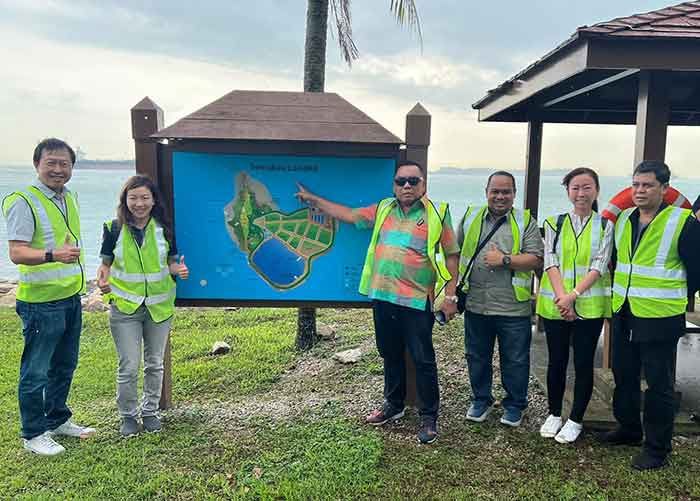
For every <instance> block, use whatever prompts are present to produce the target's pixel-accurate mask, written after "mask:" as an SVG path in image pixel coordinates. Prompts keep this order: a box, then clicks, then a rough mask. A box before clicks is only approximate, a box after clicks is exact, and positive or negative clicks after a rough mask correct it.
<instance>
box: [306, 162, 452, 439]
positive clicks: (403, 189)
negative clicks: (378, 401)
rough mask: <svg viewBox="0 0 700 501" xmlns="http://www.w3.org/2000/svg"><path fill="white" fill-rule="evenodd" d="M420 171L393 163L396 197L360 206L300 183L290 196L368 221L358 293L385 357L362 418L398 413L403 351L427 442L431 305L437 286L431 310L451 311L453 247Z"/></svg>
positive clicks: (433, 386) (432, 367)
mask: <svg viewBox="0 0 700 501" xmlns="http://www.w3.org/2000/svg"><path fill="white" fill-rule="evenodd" d="M424 176H425V175H424V171H423V169H422V167H421V166H420V165H418V164H417V163H415V162H412V161H405V162H403V163H400V164H399V165H398V167H397V169H396V172H395V174H394V195H395V197H391V198H386V199H384V200H382V201H380V202H379V203H377V204H374V205H372V206H370V207H363V208H360V209H351V208H349V207H345V206H342V205H338V204H336V203H333V202H330V201H328V200H325V199H323V198H321V197H319V196H317V195H314V194H313V193H310V192H309V191H307V190H306V189H304V188H303V187H302V186H300V187H299V192H298V193H297V197H299V199H300V200H302V201H304V202H308V203H310V204H311V205H312V206H315V207H318V208H319V209H320V210H322V211H323V212H325V213H326V214H328V215H330V216H331V217H334V218H336V219H339V220H341V221H345V222H347V223H352V224H354V225H355V226H357V227H358V228H361V229H369V228H373V232H372V237H371V240H370V244H369V248H368V249H367V256H366V258H365V265H364V268H363V270H362V277H361V279H360V293H362V294H365V295H367V296H369V297H370V298H371V299H372V307H373V311H374V330H375V335H376V341H377V348H378V350H379V354H380V355H381V357H382V358H383V360H384V405H383V406H382V408H381V409H378V410H376V411H374V412H372V413H371V414H370V415H369V416H367V418H366V421H367V423H369V424H371V425H375V426H379V425H383V424H384V423H387V422H389V421H394V420H396V419H399V418H401V417H402V416H403V415H404V400H405V398H406V367H405V359H404V353H405V351H408V353H409V355H410V356H411V358H412V360H413V363H414V364H415V366H416V391H417V393H418V399H419V401H420V402H419V414H420V417H421V426H420V429H419V431H418V439H419V441H420V442H421V443H424V444H427V443H432V442H434V441H435V440H436V439H437V433H438V432H437V417H438V407H439V403H440V392H439V388H438V377H437V364H436V362H435V350H434V349H433V339H432V330H433V323H434V321H435V316H433V305H434V301H435V298H436V296H437V295H439V294H440V292H441V291H442V290H444V292H445V300H444V301H443V303H442V306H441V308H440V310H439V311H438V312H436V315H437V316H438V317H440V318H439V319H440V321H442V320H443V319H444V320H445V321H449V320H450V319H451V318H452V317H453V316H454V315H455V313H456V312H457V307H456V303H457V297H456V295H455V287H456V277H457V267H458V259H459V247H458V246H457V240H456V238H455V234H454V231H453V230H452V223H451V221H450V214H449V210H448V207H447V204H444V203H442V204H436V203H433V202H432V201H431V200H430V199H428V198H427V197H426V195H425V191H426V183H425V177H424Z"/></svg>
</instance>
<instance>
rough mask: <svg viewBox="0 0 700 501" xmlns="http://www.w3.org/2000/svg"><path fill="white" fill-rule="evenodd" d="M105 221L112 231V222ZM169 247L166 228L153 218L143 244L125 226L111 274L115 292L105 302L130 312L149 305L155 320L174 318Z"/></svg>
mask: <svg viewBox="0 0 700 501" xmlns="http://www.w3.org/2000/svg"><path fill="white" fill-rule="evenodd" d="M105 224H106V225H107V228H108V229H109V231H112V221H109V222H107V223H105ZM169 249H170V245H169V244H168V241H167V239H166V238H165V235H164V233H163V227H162V226H160V225H159V224H158V223H156V221H155V220H154V219H153V218H151V220H150V221H149V222H148V224H147V225H146V227H145V228H144V237H143V245H142V246H141V247H139V245H138V244H137V243H136V240H134V237H133V235H132V234H131V230H129V228H128V227H127V226H126V225H123V226H122V227H121V230H120V231H119V237H118V238H117V242H116V244H115V246H114V261H112V268H111V270H110V275H109V285H110V286H111V288H112V292H110V293H109V294H106V295H105V301H111V302H113V304H114V306H116V307H117V309H118V310H119V311H121V312H122V313H124V314H126V315H131V314H132V313H134V312H135V311H136V310H137V309H138V307H139V306H141V305H142V304H145V305H146V308H147V309H148V312H149V313H150V314H151V318H152V319H153V321H154V322H162V321H163V320H167V319H168V318H170V317H171V316H172V314H173V313H174V311H175V281H174V280H173V278H172V277H171V276H170V270H169V269H168V250H169Z"/></svg>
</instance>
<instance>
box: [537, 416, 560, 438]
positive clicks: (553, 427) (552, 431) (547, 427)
mask: <svg viewBox="0 0 700 501" xmlns="http://www.w3.org/2000/svg"><path fill="white" fill-rule="evenodd" d="M561 425H562V423H561V416H554V415H552V414H550V415H549V416H547V419H546V420H545V422H544V424H543V425H542V428H540V436H542V437H544V438H554V436H555V435H556V434H557V433H559V430H561Z"/></svg>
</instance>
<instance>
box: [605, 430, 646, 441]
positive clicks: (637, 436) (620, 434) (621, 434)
mask: <svg viewBox="0 0 700 501" xmlns="http://www.w3.org/2000/svg"><path fill="white" fill-rule="evenodd" d="M598 441H599V442H601V443H603V444H606V445H640V444H641V443H642V434H641V433H633V432H629V431H626V430H623V429H621V428H618V429H617V430H613V431H608V432H605V433H600V434H598Z"/></svg>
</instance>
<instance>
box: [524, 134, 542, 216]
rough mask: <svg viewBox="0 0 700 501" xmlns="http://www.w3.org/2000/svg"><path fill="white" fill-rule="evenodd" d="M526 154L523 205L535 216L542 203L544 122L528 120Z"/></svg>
mask: <svg viewBox="0 0 700 501" xmlns="http://www.w3.org/2000/svg"><path fill="white" fill-rule="evenodd" d="M525 155H526V156H525V200H524V202H523V206H524V208H526V209H530V212H532V216H533V217H537V211H538V209H539V205H540V171H541V168H542V122H539V121H530V122H528V124H527V150H526V152H525Z"/></svg>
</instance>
